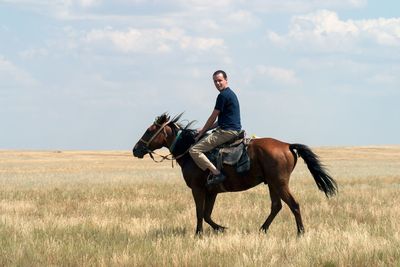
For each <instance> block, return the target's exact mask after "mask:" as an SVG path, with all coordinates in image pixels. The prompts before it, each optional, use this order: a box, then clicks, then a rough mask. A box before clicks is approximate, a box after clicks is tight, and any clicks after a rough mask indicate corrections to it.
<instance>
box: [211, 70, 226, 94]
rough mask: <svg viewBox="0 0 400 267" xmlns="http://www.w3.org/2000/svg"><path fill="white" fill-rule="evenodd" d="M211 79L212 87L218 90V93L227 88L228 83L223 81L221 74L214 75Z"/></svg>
mask: <svg viewBox="0 0 400 267" xmlns="http://www.w3.org/2000/svg"><path fill="white" fill-rule="evenodd" d="M213 79H214V85H215V87H216V88H217V89H218V91H222V90H224V89H225V88H226V87H228V81H227V80H225V78H224V75H222V73H218V74H217V75H214V77H213Z"/></svg>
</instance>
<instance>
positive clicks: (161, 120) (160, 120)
mask: <svg viewBox="0 0 400 267" xmlns="http://www.w3.org/2000/svg"><path fill="white" fill-rule="evenodd" d="M167 121H169V115H168V114H167V113H166V112H165V113H163V114H161V116H158V117H156V120H155V122H156V123H157V124H163V123H166V122H167Z"/></svg>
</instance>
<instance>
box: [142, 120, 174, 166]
mask: <svg viewBox="0 0 400 267" xmlns="http://www.w3.org/2000/svg"><path fill="white" fill-rule="evenodd" d="M170 122H171V121H167V122H164V123H163V124H159V123H157V122H154V125H155V126H159V127H160V128H159V129H158V130H157V131H156V132H155V133H154V134H153V135H152V136H151V137H150V139H149V140H147V141H146V140H144V139H143V138H141V139H140V140H139V142H142V143H143V144H144V145H145V148H146V152H147V153H149V155H150V158H151V159H152V160H153V161H154V162H157V163H159V162H163V161H164V160H166V159H167V160H173V159H174V158H169V156H171V155H172V154H169V155H166V156H164V155H160V154H158V153H156V152H154V151H152V150H151V149H150V148H149V146H150V144H151V142H152V141H153V140H154V138H156V137H157V136H158V135H159V134H160V133H161V132H163V134H164V141H165V142H167V138H166V137H167V132H166V131H165V126H167V125H168V124H169V123H170ZM153 154H154V155H157V156H160V157H161V158H162V159H161V160H159V161H157V160H156V159H155V158H154V156H153Z"/></svg>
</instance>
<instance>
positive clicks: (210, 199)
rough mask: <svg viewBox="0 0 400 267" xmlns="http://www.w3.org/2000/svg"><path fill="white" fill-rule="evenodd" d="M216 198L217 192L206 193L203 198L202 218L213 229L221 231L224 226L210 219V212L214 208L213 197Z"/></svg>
mask: <svg viewBox="0 0 400 267" xmlns="http://www.w3.org/2000/svg"><path fill="white" fill-rule="evenodd" d="M216 198H217V193H208V194H206V200H205V208H204V220H205V221H206V222H207V223H208V224H209V225H210V226H211V227H212V228H213V229H214V230H215V231H219V232H223V231H224V230H225V229H226V227H224V226H221V225H218V224H216V223H215V222H214V221H213V220H212V219H211V213H212V211H213V208H214V203H215V199H216Z"/></svg>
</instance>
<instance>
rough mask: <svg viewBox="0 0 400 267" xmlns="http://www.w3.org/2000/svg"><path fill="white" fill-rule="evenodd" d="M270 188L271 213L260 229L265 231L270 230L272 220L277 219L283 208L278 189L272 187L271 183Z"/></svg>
mask: <svg viewBox="0 0 400 267" xmlns="http://www.w3.org/2000/svg"><path fill="white" fill-rule="evenodd" d="M268 188H269V196H270V198H271V213H270V214H269V216H268V218H267V219H266V220H265V222H264V223H263V225H262V226H261V229H260V230H261V231H264V232H267V231H268V228H269V226H270V225H271V223H272V221H273V220H274V219H275V216H276V215H277V214H278V213H279V211H280V210H281V209H282V202H281V198H280V197H279V195H278V193H276V191H275V190H274V189H273V188H272V187H271V185H268Z"/></svg>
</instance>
